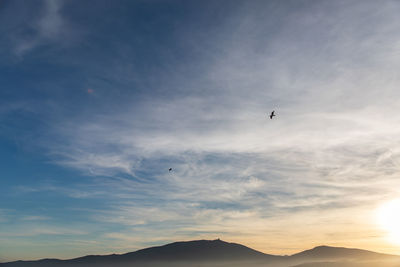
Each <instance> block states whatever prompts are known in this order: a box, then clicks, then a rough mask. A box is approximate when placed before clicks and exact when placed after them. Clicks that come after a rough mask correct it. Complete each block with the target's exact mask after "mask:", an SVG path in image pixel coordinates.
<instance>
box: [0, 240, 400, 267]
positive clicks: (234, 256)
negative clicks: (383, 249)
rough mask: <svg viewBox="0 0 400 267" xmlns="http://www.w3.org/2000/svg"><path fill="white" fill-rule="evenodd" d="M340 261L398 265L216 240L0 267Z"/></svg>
mask: <svg viewBox="0 0 400 267" xmlns="http://www.w3.org/2000/svg"><path fill="white" fill-rule="evenodd" d="M343 259H346V260H354V259H364V260H365V259H368V260H371V259H372V260H377V259H385V260H387V259H391V260H393V259H396V260H399V263H400V256H394V255H388V254H381V253H376V252H372V251H367V250H361V249H348V248H340V247H328V246H319V247H315V248H313V249H310V250H305V251H303V252H300V253H297V254H294V255H292V256H276V255H270V254H265V253H262V252H259V251H257V250H254V249H251V248H248V247H246V246H243V245H240V244H236V243H228V242H225V241H222V240H219V239H217V240H196V241H187V242H175V243H171V244H167V245H163V246H157V247H150V248H145V249H141V250H137V251H135V252H130V253H126V254H111V255H89V256H84V257H79V258H74V259H70V260H58V259H43V260H38V261H15V262H8V263H0V267H38V266H41V267H47V266H52V267H53V266H54V267H59V266H60V267H64V266H65V267H70V266H118V267H119V266H121V267H122V266H124V267H125V266H180V265H179V264H182V266H189V265H193V264H194V265H193V266H222V265H223V264H226V263H230V264H229V265H230V266H233V265H237V266H242V265H243V263H244V262H246V265H248V266H294V265H296V264H304V263H310V262H312V263H313V264H314V265H313V266H319V265H315V264H318V262H319V261H327V260H343ZM315 262H316V263H315ZM167 263H169V264H170V265H168V264H167ZM172 263H174V264H172ZM189 263H190V264H189ZM232 263H233V264H232ZM247 263H248V264H247ZM321 263H322V262H321ZM171 264H172V265H171ZM321 266H324V265H321ZM325 266H326V265H325ZM399 266H400V265H399Z"/></svg>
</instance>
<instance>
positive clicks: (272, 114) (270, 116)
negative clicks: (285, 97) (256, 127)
mask: <svg viewBox="0 0 400 267" xmlns="http://www.w3.org/2000/svg"><path fill="white" fill-rule="evenodd" d="M274 116H276V115H275V110H273V111H272V112H271V115H269V118H270V119H271V120H272V118H273V117H274Z"/></svg>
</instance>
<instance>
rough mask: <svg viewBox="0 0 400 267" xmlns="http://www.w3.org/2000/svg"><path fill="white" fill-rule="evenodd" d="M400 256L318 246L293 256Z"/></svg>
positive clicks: (374, 257)
mask: <svg viewBox="0 0 400 267" xmlns="http://www.w3.org/2000/svg"><path fill="white" fill-rule="evenodd" d="M393 257H395V258H396V257H399V256H394V255H389V254H383V253H376V252H372V251H368V250H363V249H356V248H343V247H328V246H318V247H315V248H313V249H309V250H305V251H303V252H300V253H297V254H294V255H292V256H291V258H295V259H302V258H305V259H325V260H327V259H346V258H348V259H364V260H366V259H368V260H371V259H381V258H393Z"/></svg>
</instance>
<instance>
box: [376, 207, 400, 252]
mask: <svg viewBox="0 0 400 267" xmlns="http://www.w3.org/2000/svg"><path fill="white" fill-rule="evenodd" d="M378 220H379V224H380V225H381V226H382V228H383V229H385V231H387V232H388V238H389V240H390V241H391V242H393V243H397V244H400V227H399V226H400V199H395V200H392V201H390V202H387V203H385V204H383V205H382V206H381V207H380V208H379V210H378Z"/></svg>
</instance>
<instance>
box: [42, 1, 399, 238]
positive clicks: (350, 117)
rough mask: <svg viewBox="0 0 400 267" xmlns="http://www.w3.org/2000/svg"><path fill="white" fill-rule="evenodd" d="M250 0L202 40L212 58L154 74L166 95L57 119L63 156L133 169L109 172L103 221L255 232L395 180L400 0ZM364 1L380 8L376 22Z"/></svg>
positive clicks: (375, 195) (372, 198)
mask: <svg viewBox="0 0 400 267" xmlns="http://www.w3.org/2000/svg"><path fill="white" fill-rule="evenodd" d="M253 5H255V4H254V3H253V4H251V3H250V4H248V5H244V6H243V7H241V8H243V9H241V10H240V11H238V14H240V16H239V17H238V16H233V17H230V18H228V20H229V22H230V23H231V24H229V26H224V27H223V28H218V27H217V29H216V31H218V32H220V33H221V35H220V36H218V35H217V37H215V40H208V41H206V42H197V43H196V42H193V43H192V45H193V46H194V48H197V49H201V51H203V52H202V53H203V54H202V55H203V58H202V60H201V62H199V64H204V65H206V66H207V68H204V69H201V71H198V72H193V73H192V72H188V73H185V74H188V75H187V77H185V76H183V75H182V73H180V72H178V71H176V72H175V73H174V72H172V73H169V76H168V77H163V76H162V75H160V77H159V78H157V81H156V82H155V84H156V86H160V87H163V88H165V89H164V90H166V91H168V92H170V95H169V96H168V97H164V95H162V97H158V96H156V97H153V98H145V100H143V99H141V101H140V102H138V101H136V100H135V99H134V97H132V99H131V101H132V102H130V104H129V105H125V104H124V103H125V102H124V101H121V103H122V104H121V106H120V107H119V109H117V110H113V111H112V112H109V113H107V112H104V113H102V114H101V115H98V114H96V115H89V116H87V117H84V118H80V119H78V120H71V121H69V122H67V123H63V124H62V125H57V126H55V127H54V132H55V133H56V134H57V135H59V136H62V137H63V138H64V140H65V142H64V143H63V144H55V143H52V144H51V145H49V146H50V147H49V150H50V153H51V155H52V156H55V157H56V158H57V160H56V162H57V163H58V164H61V165H63V166H67V167H73V168H76V169H79V170H81V171H83V172H84V173H86V174H88V175H93V176H100V175H101V176H107V177H114V178H115V177H124V178H120V179H114V180H110V181H109V182H104V184H103V185H104V187H105V188H108V189H110V188H111V189H110V190H111V192H112V193H110V194H112V195H113V198H114V201H115V204H113V205H112V206H110V210H109V211H106V212H104V214H98V215H97V216H98V217H97V218H98V219H99V220H102V221H107V222H111V223H117V224H121V225H125V226H135V225H139V226H140V227H143V225H147V226H148V227H149V229H150V228H151V229H153V230H154V229H155V228H154V227H155V226H154V225H157V224H158V223H159V222H163V225H162V226H160V227H168V225H174V227H176V225H180V226H181V227H179V228H180V229H181V231H182V232H185V231H188V232H190V231H193V232H196V231H199V232H216V231H228V232H229V233H230V234H233V233H234V232H238V233H240V232H241V231H245V232H246V233H248V231H249V230H246V229H247V226H248V225H254V224H255V225H257V226H259V227H260V228H257V227H255V228H254V231H253V233H252V234H253V235H254V236H255V235H256V233H257V231H258V230H260V231H267V228H268V227H272V226H271V225H269V224H268V227H264V226H262V225H263V223H265V221H266V220H272V221H275V222H277V221H279V218H282V216H283V217H285V218H291V216H294V217H296V216H297V215H298V214H303V215H304V214H308V213H310V214H315V213H318V214H320V213H322V212H325V211H330V212H331V214H337V213H338V212H342V215H343V214H345V213H347V212H349V211H350V210H352V209H353V208H354V207H359V208H360V209H362V210H368V209H371V208H373V207H375V205H377V203H379V202H381V201H383V200H384V199H387V198H390V197H392V196H394V195H396V194H398V193H399V192H398V190H396V189H395V188H396V187H395V186H397V185H398V182H397V180H396V172H397V170H398V167H399V165H398V162H399V161H398V150H399V148H398V144H399V141H400V140H399V138H398V136H399V133H400V128H399V127H398V126H396V125H399V124H398V122H399V120H400V117H399V116H398V115H396V114H397V107H398V101H397V100H396V99H399V96H400V95H399V91H398V90H397V85H398V81H397V78H395V76H394V75H395V72H394V71H393V70H395V69H397V68H398V67H399V66H398V62H400V61H398V59H399V54H398V53H397V52H396V51H397V50H396V49H397V44H398V41H399V39H398V38H397V36H399V35H398V34H399V32H398V27H397V26H396V25H398V23H399V19H398V16H397V10H398V9H399V6H398V5H397V4H396V3H395V2H386V3H384V4H380V5H379V6H377V4H376V3H374V2H368V3H363V4H362V5H361V4H360V3H357V2H351V3H347V2H340V3H335V4H333V3H332V4H327V3H316V4H314V5H312V6H311V8H310V9H301V8H300V9H292V7H290V6H289V7H282V8H283V9H284V10H278V11H277V12H278V13H279V12H282V14H285V15H284V17H283V18H282V19H280V16H276V17H275V18H274V19H273V21H270V18H269V16H264V13H265V12H267V9H268V8H269V7H267V6H263V5H262V4H260V3H259V2H257V5H260V6H259V8H254V6H253ZM343 5H345V6H346V8H343ZM376 8H378V10H379V12H374V10H376ZM363 12H366V13H368V12H372V13H373V14H374V15H373V16H372V17H370V16H369V19H370V20H369V22H368V23H367V24H366V23H365V18H366V17H365V16H361V15H360V16H355V15H354V14H355V13H357V14H358V13H360V14H361V13H363ZM232 25H240V27H233V26H232ZM266 25H267V26H266ZM367 25H368V26H367ZM221 27H222V26H221ZM278 29H279V30H278ZM385 36H388V38H385ZM184 38H186V39H190V38H194V36H193V35H192V34H191V33H190V31H188V32H186V33H185V34H183V39H184ZM222 40H226V41H222ZM197 41H199V40H197ZM213 41H215V42H213ZM210 47H214V49H213V50H209V51H208V50H207V48H210ZM194 48H193V49H194ZM215 51H217V52H215ZM214 52H215V53H214ZM189 66H190V64H189V65H188V69H190V68H189ZM114 76H115V77H118V73H115V75H114ZM182 76H183V77H182ZM129 97H131V96H129V95H127V98H129ZM128 102H129V101H128ZM131 103H133V104H131ZM272 109H275V110H276V113H277V117H276V118H275V119H274V120H269V119H268V118H267V113H268V112H270V111H271V110H272ZM169 167H173V169H174V171H173V172H172V173H168V172H167V169H168V168H169ZM371 188H373V189H371ZM103 193H105V194H106V192H103ZM88 197H90V194H89V195H88ZM129 198H133V199H137V202H135V201H127V200H129ZM150 199H153V200H150ZM184 203H187V204H184ZM337 210H342V211H337ZM327 216H328V217H329V218H330V215H327ZM344 217H345V216H340V218H344ZM192 218H194V219H192ZM267 218H268V219H267ZM272 218H273V219H272ZM299 220H300V219H299ZM327 220H328V219H327ZM344 220H345V219H344ZM169 221H171V224H168V222H169ZM207 222H208V223H207ZM210 222H212V223H210ZM180 223H181V224H185V223H187V224H188V225H193V226H190V227H189V226H187V227H186V226H184V225H181V224H180ZM314 223H319V222H317V221H313V222H310V224H314ZM330 223H331V224H333V223H339V220H338V219H335V220H332V221H331V222H330ZM208 224H209V225H210V226H209V227H207V225H208ZM241 225H242V226H241ZM172 228H173V227H171V228H169V230H170V231H171V232H169V233H168V234H166V235H168V236H169V237H170V238H172V236H175V235H176V234H177V233H176V231H174V230H173V229H172ZM188 229H190V230H188ZM349 229H353V228H352V227H350V228H349ZM164 230H165V229H164ZM349 231H350V230H349ZM297 234H298V236H299V235H301V233H297ZM116 236H118V235H114V237H116ZM165 238H167V237H165Z"/></svg>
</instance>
